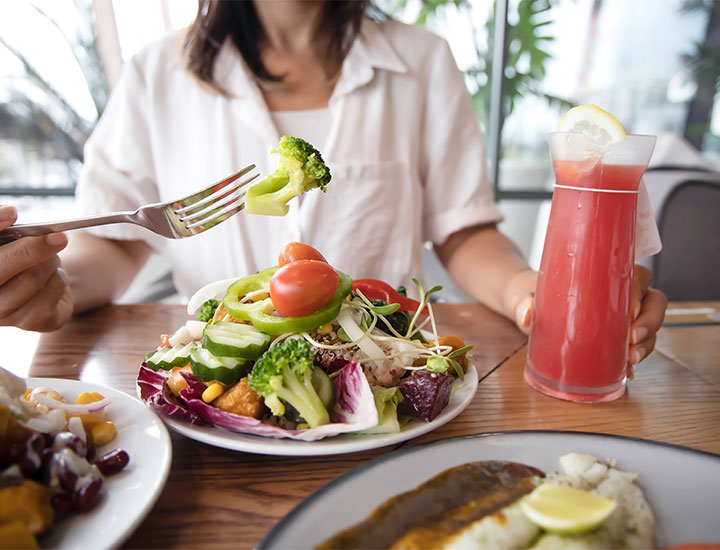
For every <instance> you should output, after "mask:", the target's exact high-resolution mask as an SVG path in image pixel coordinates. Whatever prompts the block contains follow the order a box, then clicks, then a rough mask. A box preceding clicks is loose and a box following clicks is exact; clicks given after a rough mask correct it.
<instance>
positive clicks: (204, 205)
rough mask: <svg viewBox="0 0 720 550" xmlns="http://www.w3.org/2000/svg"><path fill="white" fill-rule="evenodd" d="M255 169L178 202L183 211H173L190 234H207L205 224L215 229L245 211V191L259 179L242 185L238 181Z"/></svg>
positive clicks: (248, 179)
mask: <svg viewBox="0 0 720 550" xmlns="http://www.w3.org/2000/svg"><path fill="white" fill-rule="evenodd" d="M253 168H254V166H249V167H247V168H245V169H244V170H241V171H240V172H238V173H237V174H233V175H232V176H230V177H228V178H225V179H224V180H222V181H220V182H218V183H216V184H214V185H212V186H211V187H209V188H208V189H206V190H205V191H203V192H201V193H198V194H195V195H193V196H191V197H187V198H185V199H183V200H182V201H180V202H179V204H180V205H182V206H181V208H176V209H175V210H174V211H175V214H177V215H178V216H180V221H181V222H182V223H183V224H185V227H186V228H187V229H188V230H190V231H192V230H193V229H196V228H200V230H201V231H204V230H205V229H208V227H205V225H206V224H211V225H216V224H218V223H220V222H221V221H223V220H226V219H227V218H229V217H230V216H232V215H234V214H236V213H237V212H239V211H240V210H242V209H243V208H244V207H245V201H243V198H244V197H245V190H244V189H243V188H244V187H245V186H246V185H247V184H249V183H250V182H251V181H253V180H254V179H255V178H257V177H258V174H254V175H252V176H250V177H248V178H246V179H244V180H242V181H237V180H238V179H239V178H240V177H241V176H244V175H245V174H247V173H248V172H249V171H250V170H252V169H253Z"/></svg>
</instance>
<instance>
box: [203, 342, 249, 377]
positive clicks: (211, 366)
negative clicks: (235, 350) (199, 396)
mask: <svg viewBox="0 0 720 550" xmlns="http://www.w3.org/2000/svg"><path fill="white" fill-rule="evenodd" d="M190 365H191V366H192V372H193V374H194V375H195V376H197V377H198V378H199V379H200V380H202V381H203V382H214V381H217V382H221V383H223V384H226V385H230V384H234V383H235V382H237V381H238V380H240V379H241V378H242V377H243V376H247V373H248V371H249V370H250V366H251V362H250V361H248V360H247V359H242V358H240V357H218V356H216V355H213V354H212V353H210V351H209V350H207V349H205V348H203V347H201V346H197V347H195V349H193V350H192V351H191V352H190Z"/></svg>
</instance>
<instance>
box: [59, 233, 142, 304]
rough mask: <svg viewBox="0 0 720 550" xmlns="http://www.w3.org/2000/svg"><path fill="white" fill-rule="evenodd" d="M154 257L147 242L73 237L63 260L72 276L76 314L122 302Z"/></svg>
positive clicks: (75, 235) (70, 284) (86, 236)
mask: <svg viewBox="0 0 720 550" xmlns="http://www.w3.org/2000/svg"><path fill="white" fill-rule="evenodd" d="M151 254H152V248H150V246H149V245H148V244H147V243H146V242H144V241H123V240H112V239H105V238H102V237H97V236H95V235H91V234H89V233H74V234H72V235H71V236H70V240H69V243H68V246H67V248H66V249H65V250H64V251H63V252H62V254H61V255H60V258H61V260H62V267H63V269H64V270H65V272H66V273H67V275H68V283H69V286H70V289H71V291H72V295H73V298H74V311H75V313H80V312H82V311H87V310H89V309H93V308H96V307H100V306H103V305H105V304H109V303H111V302H113V301H114V300H116V299H117V298H119V297H120V296H121V295H122V293H123V292H125V290H127V288H128V287H129V286H130V283H132V281H133V279H134V278H135V275H136V274H137V273H138V271H140V268H141V267H142V266H143V265H145V262H146V261H147V259H148V258H149V257H150V255H151Z"/></svg>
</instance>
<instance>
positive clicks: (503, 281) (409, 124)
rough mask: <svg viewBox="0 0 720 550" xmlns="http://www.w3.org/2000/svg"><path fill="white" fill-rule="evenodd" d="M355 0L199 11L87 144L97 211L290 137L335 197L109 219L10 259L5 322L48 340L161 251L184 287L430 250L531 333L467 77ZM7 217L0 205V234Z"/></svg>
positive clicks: (643, 340) (86, 192)
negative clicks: (224, 217)
mask: <svg viewBox="0 0 720 550" xmlns="http://www.w3.org/2000/svg"><path fill="white" fill-rule="evenodd" d="M368 9H369V6H368V5H367V3H366V2H359V1H347V2H338V1H332V2H331V1H328V2H323V1H316V2H308V1H297V0H288V1H262V0H256V1H255V2H218V1H213V0H203V1H201V2H200V8H199V12H198V17H197V19H196V21H195V23H194V24H193V25H192V26H191V28H190V30H189V32H188V33H187V34H177V35H173V36H169V37H167V38H166V39H164V40H162V41H160V42H159V43H158V44H155V45H153V46H152V47H150V48H148V49H146V50H145V51H144V52H142V53H140V54H139V55H138V56H136V57H135V58H133V59H132V60H130V61H129V62H128V63H127V64H126V66H125V68H124V71H123V76H122V78H121V81H120V82H119V83H118V85H117V87H116V89H115V90H114V93H113V96H112V98H111V101H110V103H109V105H108V107H107V109H106V111H105V113H104V114H103V117H102V119H101V120H100V122H99V124H98V126H97V128H96V130H95V132H94V133H93V136H92V137H91V138H90V140H89V141H88V143H87V146H86V162H85V167H84V172H83V174H82V177H81V180H80V182H79V185H78V201H79V204H80V205H81V206H82V207H83V208H84V210H85V211H86V213H93V212H94V211H97V212H107V211H113V210H128V209H134V208H136V207H137V206H138V205H141V204H145V203H151V202H157V201H159V200H166V199H172V198H174V197H177V196H181V195H183V194H187V193H190V192H193V191H195V190H197V189H198V188H201V187H202V186H204V185H206V184H207V183H208V182H211V181H213V180H217V179H220V178H222V177H224V176H225V175H227V174H229V173H232V172H234V171H236V170H237V169H239V168H240V167H242V166H245V165H247V164H250V163H255V164H257V165H258V167H259V169H260V172H261V173H269V172H270V171H272V169H273V166H274V163H275V162H276V161H275V160H274V159H273V158H271V155H269V151H270V149H271V148H272V147H273V146H274V145H276V144H277V142H278V140H279V137H280V136H281V135H283V134H287V135H297V136H299V137H303V138H305V139H307V140H308V141H310V142H311V143H313V144H314V145H315V146H316V147H317V148H318V149H320V151H322V153H323V156H324V158H325V160H326V161H327V162H328V164H329V165H330V167H331V170H332V173H333V180H332V182H331V183H330V185H329V186H328V192H327V193H326V194H322V193H317V192H314V193H308V194H306V195H305V196H303V197H301V199H300V200H298V199H296V200H295V201H293V202H292V203H291V204H292V207H291V211H290V213H289V214H288V215H287V216H285V217H282V218H268V217H264V216H252V215H247V214H240V215H238V216H235V217H234V218H232V219H231V220H229V221H227V222H225V223H223V224H221V225H219V226H217V227H216V228H213V230H212V231H208V232H207V233H203V234H201V235H198V236H194V237H192V238H190V239H182V240H175V241H171V240H164V239H162V238H160V237H157V236H156V235H153V234H149V233H148V232H147V231H144V230H142V229H141V228H137V227H134V226H125V225H116V226H107V227H103V228H98V229H96V230H93V231H92V232H83V233H80V232H75V233H73V234H71V236H70V237H71V238H70V244H69V246H68V247H67V249H65V250H64V251H63V253H62V255H61V257H62V266H63V269H64V271H65V272H66V273H67V277H66V276H64V275H63V270H62V269H60V264H59V260H58V253H59V252H60V251H61V250H63V248H64V247H65V244H66V241H65V237H64V236H62V235H53V236H49V237H47V238H41V237H37V238H27V239H22V240H20V241H17V242H15V243H11V244H10V245H7V246H5V247H2V248H1V249H0V257H1V258H2V260H3V261H2V264H1V265H2V267H0V284H3V286H2V287H0V322H2V323H4V324H13V325H17V326H20V327H22V328H28V329H34V330H52V329H54V328H56V327H58V326H60V325H62V324H63V323H64V322H65V321H66V320H67V319H68V318H69V316H70V315H71V314H72V312H73V311H75V312H80V311H84V310H87V309H89V308H92V307H96V306H99V305H102V304H105V303H108V302H110V301H112V300H113V299H115V298H116V297H118V296H119V295H120V294H121V293H122V291H123V290H124V289H125V288H126V287H127V285H128V284H129V283H130V282H131V280H132V278H133V276H134V274H135V273H136V272H137V270H138V269H139V268H140V267H141V266H142V265H143V263H144V262H145V261H146V259H147V258H148V256H149V255H150V254H151V253H152V251H153V250H156V251H159V252H161V253H163V254H166V255H167V256H168V257H169V258H170V259H171V261H172V264H173V271H174V278H175V283H176V286H177V287H178V289H179V290H180V292H181V293H182V294H185V295H187V294H189V293H191V292H193V291H194V290H195V289H196V288H198V287H199V286H201V285H203V284H205V283H207V282H209V281H211V280H216V279H221V278H226V277H234V276H241V275H244V274H246V273H251V272H254V271H256V270H257V269H261V268H263V267H266V266H268V265H272V264H274V263H275V258H276V254H277V252H278V251H279V250H280V249H281V247H282V245H283V244H284V243H286V242H288V241H290V240H298V241H303V242H306V243H308V244H311V245H313V246H315V247H316V248H318V249H320V250H321V251H322V252H323V254H324V255H325V256H326V258H327V259H328V261H330V263H331V264H332V265H334V266H335V267H336V268H338V269H341V270H343V271H346V272H347V273H350V274H352V275H353V276H354V277H358V278H360V277H377V278H381V279H384V280H386V281H388V282H390V283H391V284H393V285H398V284H405V285H409V283H410V278H411V277H412V276H418V275H421V269H422V266H421V251H422V243H423V242H424V241H428V240H429V241H432V242H433V243H434V244H435V247H436V250H437V253H438V256H439V257H440V259H441V260H442V261H443V263H444V264H445V265H446V266H447V268H448V270H449V272H450V274H451V276H452V277H453V279H454V280H455V281H456V282H457V284H458V285H459V286H460V288H462V289H463V290H464V291H466V292H467V293H469V294H470V295H472V296H474V297H475V298H476V299H478V300H479V301H481V302H483V303H485V304H486V305H488V306H489V307H491V308H492V309H494V310H496V311H498V312H500V313H501V314H503V315H505V316H507V317H509V318H511V319H515V320H516V322H517V323H518V325H519V326H520V327H522V328H526V327H527V325H528V320H529V310H530V307H531V304H532V300H531V298H530V297H531V295H532V291H533V289H534V287H535V281H536V274H535V273H534V272H533V271H532V270H530V269H529V268H528V266H527V264H526V263H525V261H524V259H523V258H522V256H521V254H520V253H519V252H518V250H517V248H516V247H515V246H514V245H513V244H512V243H511V242H510V241H509V240H508V239H507V238H505V237H504V236H503V235H502V234H501V233H499V232H498V231H497V229H496V223H497V222H498V221H500V219H501V215H500V213H499V211H498V209H497V207H496V205H495V203H494V202H493V197H492V191H491V189H490V186H489V185H488V182H487V178H486V174H485V169H484V153H483V143H482V139H481V136H480V134H479V131H478V127H477V123H476V120H475V117H474V113H473V110H472V106H471V102H470V98H469V95H468V93H467V90H466V89H465V86H464V81H463V77H462V74H461V73H460V72H459V71H458V69H457V67H456V66H455V63H454V61H453V58H452V55H451V53H450V50H449V48H448V46H447V44H446V43H445V42H444V41H443V40H441V39H439V38H437V37H435V36H434V35H432V34H431V33H429V32H428V31H426V30H424V29H422V28H419V27H415V26H408V25H404V24H401V23H399V22H396V21H392V20H384V21H379V20H372V19H370V18H369V17H367V16H366V15H365V13H366V10H368ZM14 215H15V214H14V211H13V210H8V209H1V210H0V218H3V217H4V220H5V221H0V225H2V224H5V225H9V224H10V223H12V221H13V219H14ZM636 283H637V285H636V296H637V298H638V303H641V304H642V307H641V308H639V314H638V315H637V316H636V319H635V321H634V327H633V328H634V330H633V334H634V340H633V345H632V348H631V350H630V352H631V354H630V357H631V361H632V362H633V363H636V362H638V361H639V360H641V359H642V358H643V357H644V355H646V354H647V353H649V351H651V350H652V348H653V346H654V341H655V333H656V332H657V330H658V328H659V326H660V324H661V322H662V317H663V313H664V307H665V300H664V296H663V295H662V293H660V292H658V291H656V290H649V284H650V280H649V277H648V274H647V272H646V271H643V270H639V271H638V276H637V277H636Z"/></svg>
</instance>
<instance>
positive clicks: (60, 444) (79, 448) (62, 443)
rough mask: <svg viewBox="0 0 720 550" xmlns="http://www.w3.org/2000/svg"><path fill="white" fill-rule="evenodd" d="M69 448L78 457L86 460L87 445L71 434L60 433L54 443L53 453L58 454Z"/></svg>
mask: <svg viewBox="0 0 720 550" xmlns="http://www.w3.org/2000/svg"><path fill="white" fill-rule="evenodd" d="M66 447H69V448H70V449H72V450H73V451H74V452H75V454H76V455H78V456H79V457H82V458H85V457H86V456H87V452H88V447H87V443H86V442H85V441H83V440H82V439H80V438H79V437H78V436H76V435H75V434H74V433H71V432H60V433H58V434H57V435H56V436H55V440H54V441H53V447H52V449H53V451H55V452H56V453H57V452H59V451H61V450H63V449H65V448H66Z"/></svg>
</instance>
